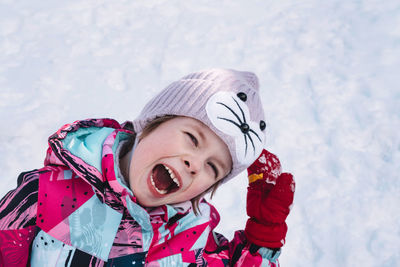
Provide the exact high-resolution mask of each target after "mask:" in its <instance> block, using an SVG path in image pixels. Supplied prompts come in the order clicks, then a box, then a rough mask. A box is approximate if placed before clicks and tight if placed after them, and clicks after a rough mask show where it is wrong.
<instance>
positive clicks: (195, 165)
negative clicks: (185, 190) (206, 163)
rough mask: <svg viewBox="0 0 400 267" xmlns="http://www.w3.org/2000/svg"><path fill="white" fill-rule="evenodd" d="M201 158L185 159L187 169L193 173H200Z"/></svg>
mask: <svg viewBox="0 0 400 267" xmlns="http://www.w3.org/2000/svg"><path fill="white" fill-rule="evenodd" d="M199 161H200V160H195V159H185V160H184V161H183V162H184V163H185V166H186V168H187V170H188V171H189V172H190V174H191V175H196V174H197V173H199V170H200V163H199Z"/></svg>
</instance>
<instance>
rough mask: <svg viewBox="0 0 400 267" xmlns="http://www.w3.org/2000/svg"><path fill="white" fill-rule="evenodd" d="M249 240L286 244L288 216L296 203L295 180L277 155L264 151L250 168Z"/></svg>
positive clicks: (277, 246)
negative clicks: (294, 198)
mask: <svg viewBox="0 0 400 267" xmlns="http://www.w3.org/2000/svg"><path fill="white" fill-rule="evenodd" d="M247 172H248V175H249V187H248V191H247V214H248V215H249V217H250V218H249V219H248V220H247V224H246V228H245V234H246V237H247V239H248V240H249V241H250V242H251V243H253V244H256V245H258V246H262V247H268V248H280V247H282V246H283V245H284V244H285V236H286V232H287V225H286V222H285V220H286V217H287V216H288V214H289V212H290V206H291V205H292V203H293V195H294V191H295V183H294V180H293V176H292V175H291V174H289V173H281V165H280V162H279V160H278V158H277V157H276V156H275V155H274V154H272V153H270V152H268V151H267V150H265V149H264V150H263V151H262V153H261V155H260V156H259V157H258V159H257V160H256V161H255V162H254V163H253V164H252V165H251V166H250V167H249V168H248V169H247Z"/></svg>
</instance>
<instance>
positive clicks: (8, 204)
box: [0, 170, 39, 266]
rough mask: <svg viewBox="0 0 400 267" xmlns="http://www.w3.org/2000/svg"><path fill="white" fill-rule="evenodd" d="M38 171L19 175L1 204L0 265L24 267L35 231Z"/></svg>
mask: <svg viewBox="0 0 400 267" xmlns="http://www.w3.org/2000/svg"><path fill="white" fill-rule="evenodd" d="M38 181H39V171H38V170H34V171H30V172H24V173H21V174H20V175H19V177H18V185H17V188H16V189H14V190H11V191H9V192H8V193H7V194H6V195H5V196H4V197H3V199H1V201H0V266H27V264H28V260H29V254H30V247H31V243H32V241H33V239H34V237H35V231H36V229H35V228H36V208H37V200H38V186H39V182H38Z"/></svg>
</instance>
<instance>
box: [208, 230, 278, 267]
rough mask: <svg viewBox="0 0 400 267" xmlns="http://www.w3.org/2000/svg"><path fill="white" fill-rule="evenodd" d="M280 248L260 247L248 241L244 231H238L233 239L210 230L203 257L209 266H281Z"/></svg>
mask: <svg viewBox="0 0 400 267" xmlns="http://www.w3.org/2000/svg"><path fill="white" fill-rule="evenodd" d="M279 255H280V249H278V250H277V249H269V248H264V247H259V246H256V245H254V244H251V243H249V242H248V241H247V239H246V236H245V234H244V231H236V232H235V235H234V237H233V239H232V241H229V240H228V239H226V238H225V237H224V236H223V235H221V234H219V233H216V232H213V231H212V232H210V235H209V237H208V240H207V244H206V247H205V249H204V252H203V257H204V259H205V260H206V262H207V264H208V265H209V266H216V267H219V266H232V267H233V266H269V267H279V262H278V257H279Z"/></svg>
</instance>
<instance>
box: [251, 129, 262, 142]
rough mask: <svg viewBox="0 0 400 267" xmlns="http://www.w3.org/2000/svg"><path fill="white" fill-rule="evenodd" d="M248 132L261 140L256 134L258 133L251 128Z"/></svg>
mask: <svg viewBox="0 0 400 267" xmlns="http://www.w3.org/2000/svg"><path fill="white" fill-rule="evenodd" d="M249 132H252V133H253V134H254V135H255V136H256V137H257V138H258V140H260V142H262V141H261V138H260V137H259V136H258V134H257V133H256V132H255V131H253V130H252V129H250V130H249Z"/></svg>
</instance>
